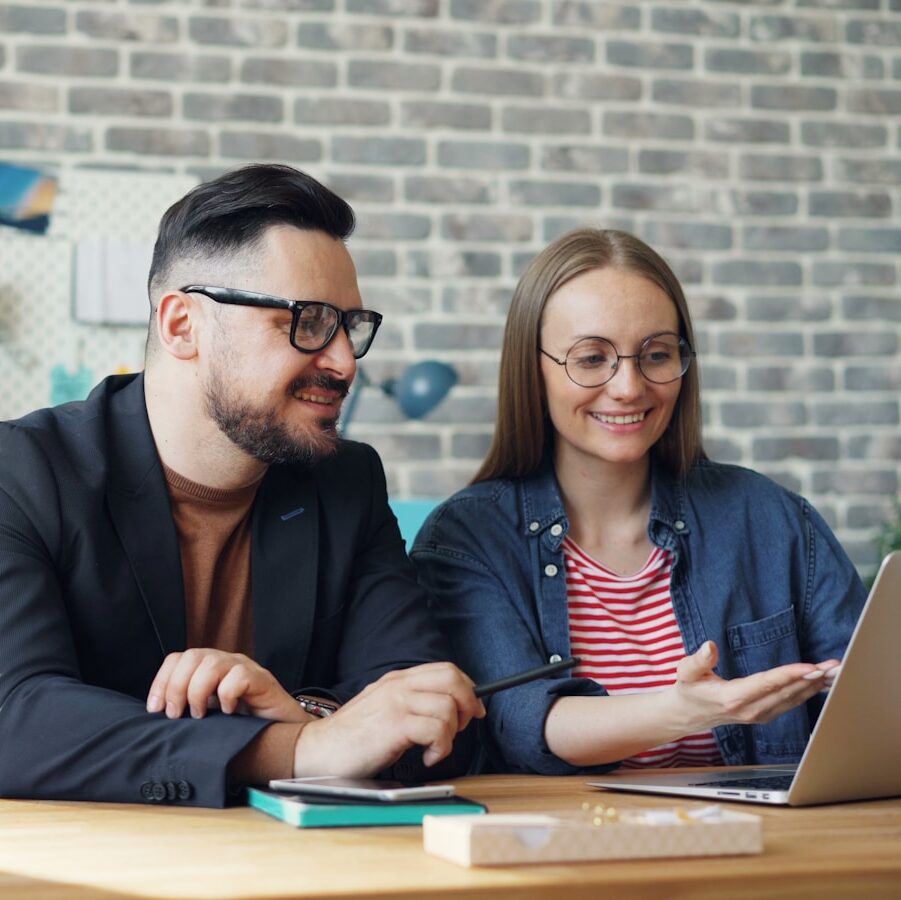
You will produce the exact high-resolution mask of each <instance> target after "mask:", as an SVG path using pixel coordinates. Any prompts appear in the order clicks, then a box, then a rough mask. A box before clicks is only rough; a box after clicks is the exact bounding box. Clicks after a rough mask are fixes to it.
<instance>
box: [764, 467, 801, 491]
mask: <svg viewBox="0 0 901 900" xmlns="http://www.w3.org/2000/svg"><path fill="white" fill-rule="evenodd" d="M759 472H760V474H761V475H765V476H766V477H767V478H769V479H771V480H772V481H775V482H776V484H778V485H780V486H781V487H784V488H785V489H786V490H787V491H794V492H795V493H796V494H800V493H801V489H802V487H803V486H802V484H801V479H800V478H798V476H797V475H795V474H794V473H793V472H784V471H781V470H778V469H772V468H764V467H762V466H761V467H759Z"/></svg>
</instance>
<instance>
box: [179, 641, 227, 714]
mask: <svg viewBox="0 0 901 900" xmlns="http://www.w3.org/2000/svg"><path fill="white" fill-rule="evenodd" d="M231 665H232V663H231V660H229V659H227V658H225V657H216V656H206V657H204V659H202V660H201V662H200V663H199V665H198V666H197V668H196V669H194V671H193V672H192V673H191V676H190V680H189V681H188V684H187V686H186V688H185V698H186V700H187V703H188V707H189V708H190V710H191V716H192V718H195V719H202V718H203V717H204V716H205V715H206V711H207V708H208V706H209V700H210V698H211V697H214V696H215V695H216V689H217V688H218V687H219V682H220V681H222V679H223V678H224V677H225V676H226V675H227V674H228V671H229V668H230V667H231Z"/></svg>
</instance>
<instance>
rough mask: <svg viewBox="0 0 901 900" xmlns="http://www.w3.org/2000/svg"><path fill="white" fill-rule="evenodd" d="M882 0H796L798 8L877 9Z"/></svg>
mask: <svg viewBox="0 0 901 900" xmlns="http://www.w3.org/2000/svg"><path fill="white" fill-rule="evenodd" d="M881 2H882V0H796V3H797V6H798V7H799V8H802V7H805V6H811V7H813V8H814V9H823V7H825V6H828V7H829V8H830V9H879V5H880V3H881Z"/></svg>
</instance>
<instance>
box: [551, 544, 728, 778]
mask: <svg viewBox="0 0 901 900" xmlns="http://www.w3.org/2000/svg"><path fill="white" fill-rule="evenodd" d="M563 557H564V560H565V565H566V597H567V603H568V605H569V634H570V643H571V647H572V653H573V655H574V656H578V657H580V658H581V660H582V661H581V662H580V663H579V665H578V667H577V668H576V669H575V671H574V673H573V674H574V675H576V676H577V677H582V678H593V679H594V680H595V681H597V682H598V683H599V684H602V685H603V686H604V687H605V688H606V689H607V693H608V694H611V695H613V694H637V693H642V692H645V691H659V690H662V689H663V688H665V687H668V686H669V685H671V684H674V683H675V681H676V665H677V664H678V662H679V660H680V659H682V657H683V656H685V655H686V652H685V644H684V643H683V642H682V635H681V633H680V632H679V626H678V624H677V622H676V616H675V613H674V612H673V598H672V595H671V594H670V573H671V571H672V567H673V559H672V554H671V553H669V552H668V551H666V550H661V549H660V548H659V547H655V548H654V550H653V552H652V553H651V555H650V557H648V561H647V562H646V563H645V564H644V566H643V567H642V569H641V571H640V572H638V573H637V574H635V575H629V576H626V577H623V576H620V575H616V574H614V573H613V572H610V571H609V570H607V569H605V568H604V567H603V566H601V565H600V564H599V563H597V562H596V561H595V560H593V559H592V558H591V557H590V556H588V554H587V553H585V551H584V550H582V549H581V548H580V547H579V546H578V545H577V544H575V543H574V542H573V541H571V540H570V539H569V538H566V540H564V542H563ZM722 763H723V760H722V758H721V756H720V753H719V750H718V748H717V746H716V742H715V740H714V737H713V733H712V732H710V731H702V732H698V733H697V734H689V735H686V736H685V737H682V738H679V739H678V740H675V741H671V742H669V743H668V744H662V745H661V746H659V747H653V748H651V749H649V750H644V751H642V752H641V753H638V754H636V755H635V756H632V757H630V758H629V759H627V760H625V761H624V762H623V765H624V766H629V767H632V768H637V767H648V766H650V767H656V766H715V765H722Z"/></svg>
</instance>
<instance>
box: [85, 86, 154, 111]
mask: <svg viewBox="0 0 901 900" xmlns="http://www.w3.org/2000/svg"><path fill="white" fill-rule="evenodd" d="M69 112H73V113H88V114H93V115H107V116H171V115H172V95H171V94H169V93H168V92H167V91H142V90H131V89H129V88H107V87H102V88H101V87H82V88H79V87H73V88H71V89H70V90H69Z"/></svg>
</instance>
